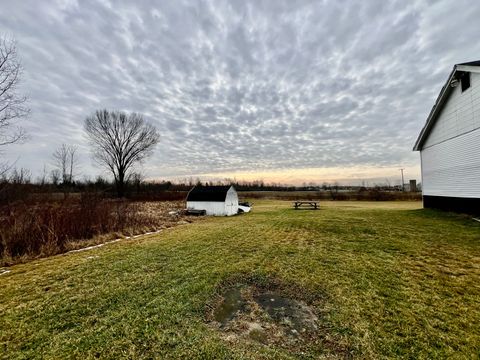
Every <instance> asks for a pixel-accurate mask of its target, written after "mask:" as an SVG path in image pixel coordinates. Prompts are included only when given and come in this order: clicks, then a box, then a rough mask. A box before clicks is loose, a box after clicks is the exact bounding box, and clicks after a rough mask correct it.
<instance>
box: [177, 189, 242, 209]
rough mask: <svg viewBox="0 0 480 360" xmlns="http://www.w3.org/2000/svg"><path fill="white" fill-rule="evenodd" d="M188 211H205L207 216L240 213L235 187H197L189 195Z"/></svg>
mask: <svg viewBox="0 0 480 360" xmlns="http://www.w3.org/2000/svg"><path fill="white" fill-rule="evenodd" d="M187 210H205V211H206V213H207V215H214V216H231V215H235V214H237V213H238V195H237V191H236V190H235V188H234V187H233V186H195V187H194V188H193V189H192V190H190V191H189V193H188V195H187Z"/></svg>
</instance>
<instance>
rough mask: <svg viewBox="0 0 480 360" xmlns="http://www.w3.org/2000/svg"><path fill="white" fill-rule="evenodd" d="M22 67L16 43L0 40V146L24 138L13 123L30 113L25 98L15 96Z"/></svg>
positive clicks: (5, 38) (23, 133)
mask: <svg viewBox="0 0 480 360" xmlns="http://www.w3.org/2000/svg"><path fill="white" fill-rule="evenodd" d="M21 72H22V66H21V64H20V61H19V60H18V57H17V47H16V43H15V41H14V40H12V39H8V38H7V37H3V38H1V39H0V146H4V145H8V144H13V143H15V142H18V141H21V140H23V139H24V138H25V132H24V130H23V129H22V128H20V127H18V126H15V124H14V123H15V121H16V120H17V119H19V118H22V117H24V116H26V115H28V113H29V112H30V110H29V109H28V108H27V107H26V106H25V103H26V101H27V98H26V97H25V96H21V95H18V94H17V85H18V83H19V81H20V75H21Z"/></svg>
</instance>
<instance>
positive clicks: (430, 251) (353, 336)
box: [0, 201, 480, 358]
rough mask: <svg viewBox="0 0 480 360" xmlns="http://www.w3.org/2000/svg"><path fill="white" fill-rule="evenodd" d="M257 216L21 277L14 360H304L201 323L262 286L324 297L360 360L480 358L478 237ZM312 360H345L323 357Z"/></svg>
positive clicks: (103, 251)
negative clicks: (231, 289)
mask: <svg viewBox="0 0 480 360" xmlns="http://www.w3.org/2000/svg"><path fill="white" fill-rule="evenodd" d="M290 206H291V204H290V203H289V202H281V201H261V202H257V203H256V204H255V208H254V212H252V213H251V214H245V215H243V216H238V217H233V218H211V219H208V220H206V221H202V222H198V223H195V224H189V225H185V226H180V227H177V228H173V229H168V230H166V231H164V232H162V233H161V234H159V235H157V236H150V237H147V238H144V239H139V240H135V241H128V242H123V243H117V244H112V245H109V246H106V247H103V248H99V249H95V250H92V251H87V252H83V253H76V254H68V255H66V256H57V257H53V258H50V259H46V260H42V261H34V262H32V263H29V264H24V265H18V266H15V267H13V268H12V269H11V270H12V272H11V273H9V274H5V275H2V277H1V278H0V283H1V286H2V292H1V294H0V310H1V325H0V332H1V335H0V336H1V342H2V354H3V355H2V356H5V358H58V357H84V358H95V357H102V358H119V357H131V358H152V357H163V358H208V357H212V358H295V357H298V356H299V354H295V353H290V352H289V351H288V350H285V349H269V348H266V347H264V346H262V345H260V344H256V343H248V344H247V343H242V342H239V343H234V344H231V343H227V342H225V341H224V340H223V339H222V338H221V336H220V335H219V334H218V333H217V332H216V331H215V330H213V329H212V328H211V327H209V326H207V325H206V324H205V323H204V313H205V305H206V304H207V303H208V302H209V301H210V299H211V298H212V297H213V296H214V294H215V291H216V289H217V287H218V285H219V284H221V283H222V282H223V281H225V280H227V279H229V278H232V277H235V276H238V274H250V275H252V274H255V275H258V276H265V277H275V278H278V279H280V280H281V281H283V282H285V283H291V284H296V285H297V286H300V287H302V288H303V289H305V292H308V293H311V294H316V295H318V299H319V300H318V301H317V302H316V303H315V306H316V307H317V310H318V312H319V314H321V315H322V319H321V321H322V323H323V324H324V325H325V328H326V329H328V333H327V334H325V336H327V337H330V338H332V339H334V340H335V341H337V342H339V343H341V344H342V345H344V346H345V347H347V348H348V349H350V351H351V352H352V354H353V355H354V356H358V357H391V358H395V357H415V358H444V357H459V358H460V357H475V355H478V352H479V348H478V344H480V334H479V327H478V324H479V323H480V306H479V305H480V303H479V299H480V289H479V284H480V281H479V280H480V268H479V266H478V264H479V263H480V262H479V260H480V226H479V224H477V223H475V222H474V221H472V220H471V219H469V218H467V217H463V216H459V215H453V214H448V213H447V214H446V213H440V212H436V211H426V210H420V209H419V207H420V204H418V203H399V202H397V203H362V202H344V203H330V202H326V203H325V204H322V206H323V208H322V210H320V211H307V210H305V211H303V210H302V211H300V210H299V211H295V210H293V209H291V208H290ZM310 350H311V351H310V352H309V353H306V354H304V355H303V356H304V357H309V356H311V357H317V356H320V355H328V356H335V354H334V353H333V352H332V350H329V349H324V348H321V347H319V346H318V345H315V346H312V348H311V349H310Z"/></svg>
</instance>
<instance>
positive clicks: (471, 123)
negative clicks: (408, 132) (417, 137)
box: [423, 73, 480, 149]
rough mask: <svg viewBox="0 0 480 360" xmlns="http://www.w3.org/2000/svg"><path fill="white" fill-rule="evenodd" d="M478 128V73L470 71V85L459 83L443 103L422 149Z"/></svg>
mask: <svg viewBox="0 0 480 360" xmlns="http://www.w3.org/2000/svg"><path fill="white" fill-rule="evenodd" d="M478 128H480V74H477V73H470V87H469V88H468V89H467V90H465V91H464V92H463V93H462V87H461V85H460V84H459V85H458V86H457V87H455V88H454V89H453V91H452V93H451V94H450V96H449V97H448V99H447V101H446V102H445V104H444V107H443V109H442V111H441V113H440V114H439V116H438V118H437V120H436V122H435V125H434V126H433V129H432V130H431V131H430V134H429V135H428V137H427V140H426V141H425V143H424V145H423V149H425V148H427V147H430V146H433V145H435V144H438V143H440V142H442V141H446V140H448V139H451V138H453V137H455V136H459V135H461V134H465V133H467V132H469V131H472V130H475V129H478Z"/></svg>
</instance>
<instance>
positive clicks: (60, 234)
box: [0, 193, 151, 265]
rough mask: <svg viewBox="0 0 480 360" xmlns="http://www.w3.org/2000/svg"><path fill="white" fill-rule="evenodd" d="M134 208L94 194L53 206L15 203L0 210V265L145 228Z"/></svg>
mask: <svg viewBox="0 0 480 360" xmlns="http://www.w3.org/2000/svg"><path fill="white" fill-rule="evenodd" d="M150 220H151V219H150V218H148V217H145V216H140V214H139V211H138V205H137V204H136V203H132V202H128V201H126V200H112V199H104V198H102V197H101V196H99V195H98V194H95V193H92V194H91V193H84V194H82V195H81V196H80V197H77V198H67V199H65V200H63V201H57V202H53V201H51V202H42V203H38V202H28V201H17V202H14V203H9V204H5V205H2V206H0V258H1V260H0V261H1V262H2V263H3V265H5V264H8V263H12V262H15V259H18V258H21V257H27V258H31V257H36V256H49V255H54V254H58V253H62V252H64V251H65V250H66V247H67V244H68V242H70V241H73V240H79V239H91V238H92V237H94V236H97V235H101V234H107V233H113V232H121V231H122V230H124V229H126V228H129V229H135V228H139V227H144V226H149V225H151V224H150V223H148V222H149V221H150Z"/></svg>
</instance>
